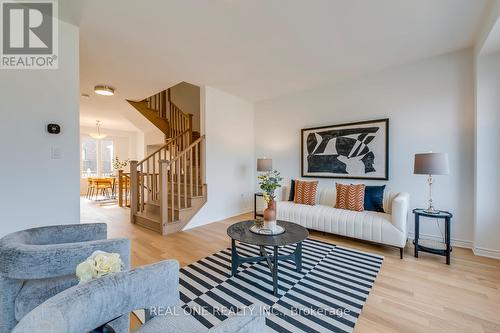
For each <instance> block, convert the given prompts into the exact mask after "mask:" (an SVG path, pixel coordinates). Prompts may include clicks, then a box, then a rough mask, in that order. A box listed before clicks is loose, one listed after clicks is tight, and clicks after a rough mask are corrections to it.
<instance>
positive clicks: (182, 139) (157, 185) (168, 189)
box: [128, 90, 207, 235]
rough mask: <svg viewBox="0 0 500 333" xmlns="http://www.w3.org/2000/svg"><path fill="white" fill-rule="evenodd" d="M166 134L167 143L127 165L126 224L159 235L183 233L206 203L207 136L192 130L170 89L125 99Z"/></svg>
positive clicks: (188, 117) (191, 116) (188, 118)
mask: <svg viewBox="0 0 500 333" xmlns="http://www.w3.org/2000/svg"><path fill="white" fill-rule="evenodd" d="M128 102H129V103H130V104H131V105H132V106H133V107H134V108H135V109H137V111H139V112H140V113H141V114H142V115H143V116H144V117H146V118H147V119H148V120H149V121H151V123H153V124H154V125H155V126H156V127H157V128H158V129H160V130H161V131H162V132H163V133H164V134H165V138H166V141H165V144H164V145H163V146H162V147H160V148H159V149H158V150H156V151H155V152H153V153H152V154H150V155H149V156H147V157H146V158H145V159H143V160H142V161H131V162H130V196H131V198H130V220H131V222H132V223H135V224H137V225H140V226H142V227H145V228H148V229H151V230H154V231H156V232H158V233H160V234H162V235H166V234H171V233H174V232H177V231H180V230H182V229H183V228H184V227H185V226H186V224H187V223H188V222H189V221H190V220H191V219H192V218H193V216H194V215H195V214H196V213H197V212H198V211H199V210H200V209H201V207H202V206H203V205H204V204H205V203H206V202H207V185H206V184H204V182H203V180H204V174H203V172H204V168H203V164H204V155H203V149H204V145H205V136H204V135H201V136H200V135H199V133H196V132H193V115H192V114H187V113H184V112H183V111H182V110H181V109H180V108H178V107H177V106H176V105H175V104H174V103H172V102H171V101H170V98H169V93H168V90H164V91H162V92H160V93H158V94H156V95H153V96H151V97H148V98H146V99H145V100H142V101H139V102H135V101H128Z"/></svg>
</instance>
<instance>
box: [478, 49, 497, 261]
mask: <svg viewBox="0 0 500 333" xmlns="http://www.w3.org/2000/svg"><path fill="white" fill-rule="evenodd" d="M499 92H500V54H498V53H497V54H491V55H484V56H480V57H479V58H478V62H477V86H476V94H477V97H476V98H477V105H476V126H477V129H476V217H475V244H474V252H475V253H476V254H481V255H486V256H490V257H496V258H500V241H499V237H500V215H499V214H500V209H499V202H498V198H500V175H499V173H498V165H500V149H499V145H498V144H499V142H500V132H499V130H498V128H499V127H500V94H499Z"/></svg>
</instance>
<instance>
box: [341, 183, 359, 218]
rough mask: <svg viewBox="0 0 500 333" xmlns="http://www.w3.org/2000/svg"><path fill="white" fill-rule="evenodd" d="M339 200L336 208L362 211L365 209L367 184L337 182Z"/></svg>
mask: <svg viewBox="0 0 500 333" xmlns="http://www.w3.org/2000/svg"><path fill="white" fill-rule="evenodd" d="M335 187H336V189H337V202H336V203H335V208H339V209H347V210H355V211H357V212H362V211H363V210H364V209H365V207H364V206H365V185H364V184H361V185H343V184H338V183H337V184H335Z"/></svg>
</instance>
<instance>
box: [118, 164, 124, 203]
mask: <svg viewBox="0 0 500 333" xmlns="http://www.w3.org/2000/svg"><path fill="white" fill-rule="evenodd" d="M118 206H120V207H123V170H118Z"/></svg>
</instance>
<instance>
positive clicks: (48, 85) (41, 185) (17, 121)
mask: <svg viewBox="0 0 500 333" xmlns="http://www.w3.org/2000/svg"><path fill="white" fill-rule="evenodd" d="M78 51H79V42H78V28H77V27H75V26H73V25H70V24H68V23H65V22H62V21H60V22H59V69H57V70H0V94H1V109H0V118H1V119H2V120H1V121H0V156H1V161H0V184H2V191H1V192H0V211H1V212H2V215H1V217H0V237H1V236H2V235H5V234H7V233H10V232H13V231H16V230H21V229H26V228H30V227H35V226H43V225H50V224H69V223H79V220H80V202H79V169H80V168H79V167H78V164H79V120H78V119H79V115H78V112H79V95H80V94H79V58H78ZM49 123H58V124H60V125H61V128H62V131H61V134H59V135H51V134H48V133H47V131H46V126H47V124H49ZM52 148H57V149H59V150H60V152H61V158H60V159H51V149H52Z"/></svg>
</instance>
